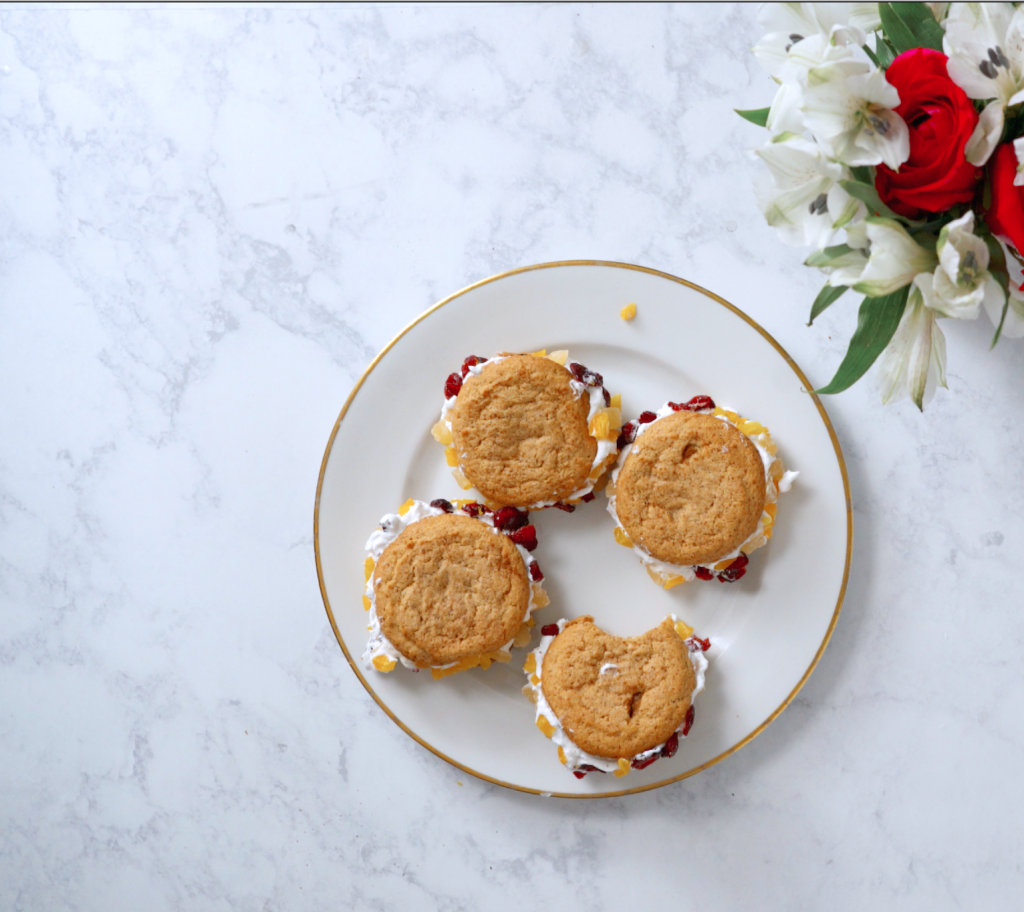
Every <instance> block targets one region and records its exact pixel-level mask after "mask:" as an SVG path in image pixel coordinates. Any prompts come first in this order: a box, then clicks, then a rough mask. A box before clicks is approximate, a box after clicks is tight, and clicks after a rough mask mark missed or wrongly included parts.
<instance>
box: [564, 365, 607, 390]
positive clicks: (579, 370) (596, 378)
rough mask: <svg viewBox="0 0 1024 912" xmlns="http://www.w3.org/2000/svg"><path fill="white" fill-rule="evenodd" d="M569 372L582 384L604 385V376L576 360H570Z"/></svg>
mask: <svg viewBox="0 0 1024 912" xmlns="http://www.w3.org/2000/svg"><path fill="white" fill-rule="evenodd" d="M566 366H567V367H568V368H569V372H570V373H571V374H572V375H573V376H574V377H575V378H576V379H577V380H579V382H580V383H582V384H583V385H584V386H604V377H602V376H601V375H600V374H599V373H598V372H597V371H592V370H590V369H589V368H587V367H586V366H584V365H582V364H580V363H579V362H578V361H570V362H569V364H568V365H566Z"/></svg>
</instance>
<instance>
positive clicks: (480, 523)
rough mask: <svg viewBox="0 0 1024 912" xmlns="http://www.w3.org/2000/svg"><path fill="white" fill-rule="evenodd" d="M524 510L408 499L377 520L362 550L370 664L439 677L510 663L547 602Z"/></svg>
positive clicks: (366, 658) (366, 656) (365, 655)
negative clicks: (495, 509) (513, 649)
mask: <svg viewBox="0 0 1024 912" xmlns="http://www.w3.org/2000/svg"><path fill="white" fill-rule="evenodd" d="M536 545H537V537H536V530H535V528H534V527H533V526H532V525H529V524H528V521H527V514H526V513H525V512H524V511H519V510H515V509H514V508H511V507H509V508H506V510H505V512H504V513H501V512H499V513H497V514H496V513H494V512H493V511H491V510H489V509H488V508H487V507H486V506H484V505H483V504H477V503H475V502H474V503H468V502H456V504H454V505H453V504H451V503H449V502H448V501H446V500H435V501H432V502H431V503H430V504H426V503H423V502H421V501H408V502H407V503H406V504H404V505H403V507H402V509H400V510H399V512H398V513H392V514H388V515H387V516H385V517H384V518H383V519H382V520H381V524H380V529H378V530H377V531H376V532H374V533H373V535H371V536H370V539H369V541H368V542H367V545H366V549H367V552H368V557H367V559H366V575H367V579H366V590H365V593H364V596H363V604H364V607H365V608H366V609H367V610H368V611H369V612H370V631H371V636H370V641H369V643H368V644H367V647H366V651H365V652H364V653H363V661H364V662H365V663H366V665H367V666H368V667H373V668H376V669H377V670H378V671H385V672H386V671H391V669H392V668H394V667H395V664H396V663H397V662H401V663H402V664H403V665H404V666H406V667H407V668H410V669H413V670H419V669H422V668H430V669H431V671H432V673H433V676H434V677H435V678H441V677H444V676H446V675H447V674H453V673H455V672H457V671H464V670H466V669H468V668H475V667H477V666H478V665H482V666H483V667H484V668H487V667H489V666H490V664H491V662H492V661H498V662H507V661H508V660H509V658H510V656H509V650H510V649H511V647H512V646H513V645H518V646H522V645H525V644H526V643H528V642H529V639H530V628H531V627H532V626H533V620H532V618H531V617H530V615H531V613H532V612H533V611H535V610H536V609H538V608H540V607H542V606H543V605H545V604H547V596H546V594H545V593H544V589H543V586H542V584H541V580H543V578H544V574H543V573H542V572H541V569H540V565H539V564H538V563H537V562H536V560H534V558H533V556H532V555H531V554H530V551H531V550H533V548H535V547H536Z"/></svg>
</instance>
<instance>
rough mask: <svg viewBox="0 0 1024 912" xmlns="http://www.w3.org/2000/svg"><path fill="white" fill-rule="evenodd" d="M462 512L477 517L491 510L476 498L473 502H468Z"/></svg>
mask: <svg viewBox="0 0 1024 912" xmlns="http://www.w3.org/2000/svg"><path fill="white" fill-rule="evenodd" d="M462 512H463V513H466V514H468V515H469V516H472V517H477V516H480V515H481V514H483V513H490V512H491V511H490V510H488V509H487V507H485V506H484V505H483V504H482V503H477V502H476V501H475V500H474V501H473V502H472V503H468V504H466V506H464V507H463V508H462Z"/></svg>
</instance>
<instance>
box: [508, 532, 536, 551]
mask: <svg viewBox="0 0 1024 912" xmlns="http://www.w3.org/2000/svg"><path fill="white" fill-rule="evenodd" d="M508 537H509V538H511V539H512V541H514V542H515V543H516V544H517V545H522V546H523V547H524V548H525V549H526V550H527V551H532V550H533V549H534V548H536V547H537V529H536V528H535V527H534V526H523V527H522V528H521V529H516V530H515V531H514V532H511V533H509V536H508Z"/></svg>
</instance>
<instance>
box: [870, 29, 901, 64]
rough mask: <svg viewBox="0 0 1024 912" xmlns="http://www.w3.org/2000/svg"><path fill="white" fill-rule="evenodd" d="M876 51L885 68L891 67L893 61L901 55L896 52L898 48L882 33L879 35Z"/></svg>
mask: <svg viewBox="0 0 1024 912" xmlns="http://www.w3.org/2000/svg"><path fill="white" fill-rule="evenodd" d="M875 53H876V54H877V55H878V62H879V63H880V64H881V65H882V69H883V70H887V69H889V67H890V66H891V64H892V62H893V61H894V60H895V59H896V58H897V57H898V56H899V55H898V54H897V53H896V48H894V47H893V46H892V44H891V43H890V42H888V41H886V40H885V39H884V38H883V37H882V36H881V35H879V36H878V43H877V45H876V49H875Z"/></svg>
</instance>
